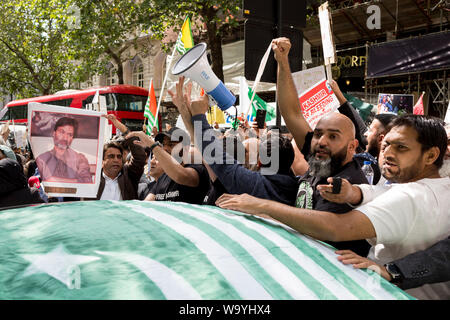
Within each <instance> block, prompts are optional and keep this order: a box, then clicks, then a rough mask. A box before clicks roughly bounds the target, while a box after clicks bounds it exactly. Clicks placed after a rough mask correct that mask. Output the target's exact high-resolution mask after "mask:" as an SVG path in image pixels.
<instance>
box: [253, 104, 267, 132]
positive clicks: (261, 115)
mask: <svg viewBox="0 0 450 320" xmlns="http://www.w3.org/2000/svg"><path fill="white" fill-rule="evenodd" d="M266 113H267V111H266V110H263V109H258V110H256V117H255V119H256V124H257V125H258V129H264V123H265V122H266Z"/></svg>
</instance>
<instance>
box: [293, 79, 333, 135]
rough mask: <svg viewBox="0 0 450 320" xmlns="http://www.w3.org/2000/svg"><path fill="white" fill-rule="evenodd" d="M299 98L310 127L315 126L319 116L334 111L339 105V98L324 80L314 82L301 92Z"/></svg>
mask: <svg viewBox="0 0 450 320" xmlns="http://www.w3.org/2000/svg"><path fill="white" fill-rule="evenodd" d="M299 100H300V105H301V108H302V113H303V116H304V117H305V119H306V121H308V123H309V125H310V127H311V128H312V129H314V128H315V127H316V125H317V122H319V120H320V118H322V117H323V116H324V115H326V114H328V113H330V112H334V111H336V109H337V108H339V106H340V104H339V100H338V99H337V97H336V95H335V94H334V93H333V90H332V89H331V87H330V85H329V84H328V83H327V81H326V80H322V81H320V82H318V83H316V84H315V85H314V86H312V87H311V88H310V89H309V90H307V91H306V92H305V93H303V94H302V95H301V96H300V97H299Z"/></svg>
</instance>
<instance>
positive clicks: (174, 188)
mask: <svg viewBox="0 0 450 320" xmlns="http://www.w3.org/2000/svg"><path fill="white" fill-rule="evenodd" d="M184 167H185V168H192V169H194V170H195V171H197V173H198V176H199V184H198V186H197V187H188V186H184V185H181V184H178V183H176V182H175V181H173V180H172V179H171V178H170V177H169V176H168V175H167V174H165V173H164V174H163V175H162V176H161V177H160V178H159V179H158V181H157V182H156V183H155V184H154V185H153V188H152V189H151V191H150V193H153V194H154V195H155V197H156V199H155V200H156V201H174V202H187V203H193V204H202V202H203V199H204V198H205V195H206V193H207V192H208V190H209V187H210V182H209V175H208V171H207V170H206V168H205V166H203V165H202V164H187V165H185V166H184Z"/></svg>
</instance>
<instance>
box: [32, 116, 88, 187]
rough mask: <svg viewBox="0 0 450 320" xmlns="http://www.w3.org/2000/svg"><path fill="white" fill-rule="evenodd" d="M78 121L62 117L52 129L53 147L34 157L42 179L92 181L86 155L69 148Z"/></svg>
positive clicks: (75, 132)
mask: <svg viewBox="0 0 450 320" xmlns="http://www.w3.org/2000/svg"><path fill="white" fill-rule="evenodd" d="M77 130H78V122H77V121H76V120H75V119H73V118H69V117H62V118H60V119H59V120H58V121H57V122H56V123H55V127H54V129H53V142H54V147H53V149H52V150H50V151H47V152H45V153H43V154H41V155H39V156H38V157H37V158H36V164H37V166H38V168H39V172H40V175H41V179H42V180H43V181H60V182H76V183H92V177H91V173H90V168H89V162H88V160H87V159H86V157H85V156H84V155H83V154H82V153H79V152H76V151H74V150H73V149H71V148H70V145H71V144H72V141H73V139H74V138H76V136H77Z"/></svg>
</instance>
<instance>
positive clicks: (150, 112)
mask: <svg viewBox="0 0 450 320" xmlns="http://www.w3.org/2000/svg"><path fill="white" fill-rule="evenodd" d="M157 106H158V104H157V103H156V95H155V89H154V88H153V79H152V80H151V81H150V90H149V93H148V99H147V103H146V104H145V107H144V117H146V118H147V119H148V124H147V135H149V136H150V135H151V134H152V128H153V127H157V128H158V127H159V126H158V114H157Z"/></svg>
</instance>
